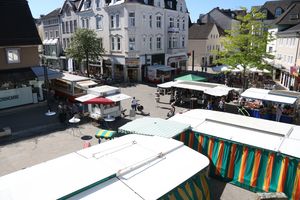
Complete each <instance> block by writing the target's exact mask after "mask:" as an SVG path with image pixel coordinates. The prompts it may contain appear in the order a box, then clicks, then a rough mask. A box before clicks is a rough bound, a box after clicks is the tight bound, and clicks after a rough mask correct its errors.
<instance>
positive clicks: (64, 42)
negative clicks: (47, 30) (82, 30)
mask: <svg viewBox="0 0 300 200" xmlns="http://www.w3.org/2000/svg"><path fill="white" fill-rule="evenodd" d="M66 46H67V44H66V38H63V48H64V49H65V48H66Z"/></svg>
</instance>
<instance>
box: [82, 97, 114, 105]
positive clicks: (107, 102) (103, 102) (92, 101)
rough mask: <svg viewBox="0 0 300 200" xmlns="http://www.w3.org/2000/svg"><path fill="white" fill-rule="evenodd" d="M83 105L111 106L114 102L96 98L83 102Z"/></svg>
mask: <svg viewBox="0 0 300 200" xmlns="http://www.w3.org/2000/svg"><path fill="white" fill-rule="evenodd" d="M83 103H84V104H113V103H114V102H113V101H112V100H110V99H108V98H105V97H96V98H93V99H90V100H87V101H85V102H83Z"/></svg>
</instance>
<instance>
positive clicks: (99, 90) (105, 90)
mask: <svg viewBox="0 0 300 200" xmlns="http://www.w3.org/2000/svg"><path fill="white" fill-rule="evenodd" d="M119 92H120V89H119V88H117V87H113V86H109V85H102V86H98V87H93V88H89V89H88V90H87V93H88V94H94V95H98V96H107V95H111V94H115V93H119Z"/></svg>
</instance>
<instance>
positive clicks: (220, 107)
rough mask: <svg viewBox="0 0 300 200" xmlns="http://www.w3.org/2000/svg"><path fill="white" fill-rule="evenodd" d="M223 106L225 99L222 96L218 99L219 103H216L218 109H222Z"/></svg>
mask: <svg viewBox="0 0 300 200" xmlns="http://www.w3.org/2000/svg"><path fill="white" fill-rule="evenodd" d="M224 106H225V100H224V98H223V97H222V98H221V99H220V101H219V105H218V107H219V109H220V111H224Z"/></svg>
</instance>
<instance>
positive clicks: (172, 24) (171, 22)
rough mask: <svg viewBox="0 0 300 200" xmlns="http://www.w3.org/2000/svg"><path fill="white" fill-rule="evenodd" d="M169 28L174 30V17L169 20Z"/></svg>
mask: <svg viewBox="0 0 300 200" xmlns="http://www.w3.org/2000/svg"><path fill="white" fill-rule="evenodd" d="M169 23H170V24H169V27H170V28H173V27H174V18H173V17H170V19H169Z"/></svg>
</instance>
